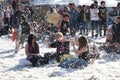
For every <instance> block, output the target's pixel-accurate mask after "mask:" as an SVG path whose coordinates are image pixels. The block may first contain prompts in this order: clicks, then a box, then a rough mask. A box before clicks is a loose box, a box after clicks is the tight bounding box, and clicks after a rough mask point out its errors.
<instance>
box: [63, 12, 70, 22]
mask: <svg viewBox="0 0 120 80" xmlns="http://www.w3.org/2000/svg"><path fill="white" fill-rule="evenodd" d="M69 17H70V15H69V14H67V13H65V14H63V20H64V21H69Z"/></svg>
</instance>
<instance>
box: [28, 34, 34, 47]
mask: <svg viewBox="0 0 120 80" xmlns="http://www.w3.org/2000/svg"><path fill="white" fill-rule="evenodd" d="M33 38H35V36H34V35H33V34H30V35H29V36H28V44H29V45H32V39H33Z"/></svg>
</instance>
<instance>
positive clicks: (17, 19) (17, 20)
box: [13, 4, 25, 53]
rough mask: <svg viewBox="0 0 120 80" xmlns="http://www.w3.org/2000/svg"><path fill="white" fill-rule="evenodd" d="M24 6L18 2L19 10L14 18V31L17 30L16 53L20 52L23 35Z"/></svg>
mask: <svg viewBox="0 0 120 80" xmlns="http://www.w3.org/2000/svg"><path fill="white" fill-rule="evenodd" d="M23 9H24V6H23V5H22V4H18V10H16V12H15V13H14V16H13V17H14V19H13V31H15V32H16V39H15V53H17V52H18V50H19V46H20V44H19V43H20V36H21V27H20V24H21V16H22V15H24V14H25V13H24V10H23Z"/></svg>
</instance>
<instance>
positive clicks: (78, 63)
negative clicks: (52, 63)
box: [58, 58, 88, 68]
mask: <svg viewBox="0 0 120 80" xmlns="http://www.w3.org/2000/svg"><path fill="white" fill-rule="evenodd" d="M87 64H88V62H87V61H86V60H84V59H81V58H80V59H79V58H69V59H67V60H65V61H63V62H62V63H60V64H59V65H58V66H59V67H62V68H77V67H83V66H86V65H87Z"/></svg>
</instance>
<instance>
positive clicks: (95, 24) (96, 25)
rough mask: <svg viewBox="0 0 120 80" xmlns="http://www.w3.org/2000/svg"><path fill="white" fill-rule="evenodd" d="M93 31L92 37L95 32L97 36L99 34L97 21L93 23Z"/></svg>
mask: <svg viewBox="0 0 120 80" xmlns="http://www.w3.org/2000/svg"><path fill="white" fill-rule="evenodd" d="M91 29H92V36H93V35H94V30H95V32H96V34H98V21H97V20H92V21H91Z"/></svg>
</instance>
